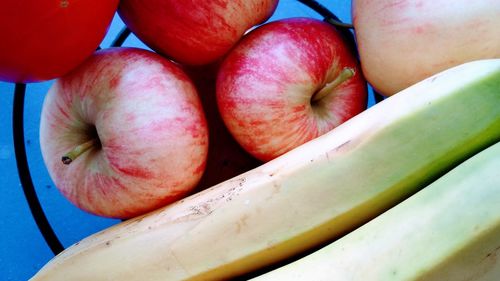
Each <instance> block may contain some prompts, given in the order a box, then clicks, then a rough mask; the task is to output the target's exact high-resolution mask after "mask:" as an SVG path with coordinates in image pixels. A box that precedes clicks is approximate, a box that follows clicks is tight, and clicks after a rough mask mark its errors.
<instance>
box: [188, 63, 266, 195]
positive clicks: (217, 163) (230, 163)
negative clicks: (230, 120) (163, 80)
mask: <svg viewBox="0 0 500 281" xmlns="http://www.w3.org/2000/svg"><path fill="white" fill-rule="evenodd" d="M218 69H219V64H218V63H217V64H210V65H204V66H201V67H184V70H185V71H186V72H187V73H188V75H189V76H190V77H191V79H192V80H193V82H194V83H195V86H196V88H197V89H198V93H199V95H200V99H201V103H202V105H203V109H204V111H205V116H206V118H207V123H208V131H209V134H208V136H209V143H210V145H209V147H208V157H207V167H206V169H205V173H204V174H203V177H202V178H201V180H200V182H199V183H198V185H197V187H196V191H201V190H204V189H207V188H209V187H211V186H213V185H216V184H218V183H221V182H223V181H225V180H228V179H230V178H233V177H235V176H237V175H239V174H242V173H244V172H247V171H249V170H251V169H253V168H255V167H257V166H259V165H261V164H262V162H261V161H259V160H257V159H255V157H253V156H252V155H250V154H248V152H246V151H245V150H244V149H243V148H242V147H241V146H240V145H239V144H238V142H237V141H236V140H235V139H234V138H233V136H232V135H231V134H230V133H229V131H228V130H227V127H226V126H225V125H224V122H223V121H222V118H221V117H220V113H219V111H218V109H217V101H216V94H215V83H216V77H217V72H218Z"/></svg>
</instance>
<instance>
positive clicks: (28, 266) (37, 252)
mask: <svg viewBox="0 0 500 281" xmlns="http://www.w3.org/2000/svg"><path fill="white" fill-rule="evenodd" d="M319 2H320V3H322V4H323V5H324V6H326V7H327V8H328V9H329V10H331V11H332V12H334V13H335V14H336V15H337V16H338V17H339V18H340V19H341V20H342V21H344V22H351V15H350V8H351V1H347V0H339V1H331V0H322V1H321V0H320V1H319ZM294 16H307V17H314V18H321V16H319V15H318V14H317V13H316V12H314V11H312V10H311V9H309V8H308V7H306V6H304V5H303V4H301V3H299V2H298V1H296V0H281V1H280V4H279V6H278V9H277V11H276V13H275V14H274V16H273V17H272V18H271V20H275V19H279V18H286V17H294ZM123 27H124V24H123V22H122V21H121V20H120V18H119V17H118V16H115V18H114V20H113V22H112V25H111V27H110V30H109V32H108V34H107V36H106V38H105V39H104V41H103V42H102V44H101V46H102V47H107V46H109V45H110V44H111V41H112V40H113V39H114V38H115V37H116V35H117V34H118V32H119V31H120V30H121V29H122V28H123ZM124 46H135V47H141V48H146V47H145V46H144V45H143V44H142V43H141V42H140V41H139V40H137V38H135V37H134V36H133V35H131V36H129V37H128V39H127V40H126V41H125V43H124ZM146 49H147V48H146ZM52 83H53V81H48V82H43V83H33V84H28V85H27V91H26V100H25V109H24V133H25V143H24V145H25V147H26V151H27V156H28V163H29V171H30V173H31V176H32V178H33V183H34V186H35V190H36V194H37V196H38V198H39V200H40V203H41V206H42V208H43V211H44V212H45V214H46V216H47V219H48V221H49V223H50V225H51V226H52V228H53V230H54V232H55V234H56V236H57V237H58V238H59V240H60V241H61V243H62V244H63V246H64V247H68V246H70V245H71V244H73V243H76V242H77V241H79V240H81V239H82V238H84V237H86V236H88V235H91V234H92V233H95V232H97V231H99V230H102V229H104V228H106V227H109V226H111V225H113V224H116V223H117V222H119V221H118V220H114V219H107V218H101V217H97V216H94V215H90V214H88V213H85V212H83V211H81V210H79V209H78V208H76V207H75V206H73V205H72V204H71V203H69V201H67V200H66V199H65V198H64V197H62V195H61V194H60V193H59V191H58V190H57V188H56V187H55V186H54V184H53V182H52V181H51V179H50V177H49V175H48V172H47V170H46V167H45V166H44V163H43V160H42V156H41V153H40V147H39V140H38V138H39V136H38V133H39V121H40V112H41V108H42V102H43V99H44V96H45V93H46V92H47V90H48V89H49V87H50V86H51V84H52ZM13 92H14V84H11V83H3V82H0V188H1V194H2V196H0V208H1V210H2V212H1V213H2V216H1V217H0V234H1V236H0V280H27V279H28V278H29V277H30V276H32V275H33V274H34V273H35V272H36V271H38V270H39V269H40V268H41V267H42V266H43V265H44V264H45V263H46V262H48V261H49V260H50V259H51V258H52V257H53V256H54V254H53V253H52V251H51V249H50V248H49V247H48V245H47V243H46V241H45V240H44V238H43V236H42V235H41V233H40V230H39V229H38V227H37V225H36V223H35V221H34V219H33V216H32V214H31V212H30V209H29V206H28V203H27V201H26V198H25V195H24V193H23V188H22V185H21V183H20V178H19V173H18V171H17V166H16V158H15V152H14V144H13V133H12V128H13V126H12V115H13V98H14V93H13Z"/></svg>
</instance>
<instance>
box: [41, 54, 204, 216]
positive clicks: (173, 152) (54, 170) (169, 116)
mask: <svg viewBox="0 0 500 281" xmlns="http://www.w3.org/2000/svg"><path fill="white" fill-rule="evenodd" d="M40 145H41V150H42V155H43V158H44V161H45V163H46V166H47V168H48V171H49V173H50V176H51V177H52V179H53V181H54V183H55V185H56V186H57V187H58V188H59V189H60V190H61V192H62V193H63V194H64V195H65V196H66V197H67V198H68V199H69V200H70V201H71V202H73V203H74V204H76V205H77V206H78V207H80V208H82V209H84V210H86V211H88V212H90V213H93V214H96V215H101V216H106V217H116V218H128V217H132V216H136V215H139V214H142V213H145V212H147V211H150V210H153V209H155V208H158V207H159V206H162V205H165V204H168V203H171V202H173V201H175V200H178V199H179V198H181V197H183V196H185V195H186V194H187V193H189V192H190V191H191V190H192V189H193V188H194V187H195V185H196V184H197V183H198V181H199V180H200V178H201V176H202V174H203V172H204V169H205V165H206V157H207V150H208V131H207V124H206V120H205V116H204V113H203V110H202V106H201V102H200V99H199V97H198V95H197V91H196V89H195V87H194V85H193V83H192V81H191V80H190V79H189V78H188V76H187V75H186V74H185V73H184V71H182V70H181V69H180V68H179V67H178V66H176V65H175V64H173V63H172V62H170V61H168V60H166V59H164V58H163V57H161V56H159V55H157V54H155V53H153V52H150V51H146V50H141V49H135V48H112V49H105V50H102V51H98V52H96V53H95V55H93V56H92V57H91V58H90V59H88V60H87V61H85V62H84V63H83V64H82V65H80V66H79V67H78V68H77V69H75V70H74V71H72V72H70V73H69V74H68V75H66V76H64V77H62V78H60V79H58V80H57V81H56V82H55V83H54V85H53V86H52V87H51V88H50V90H49V92H48V93H47V96H46V98H45V101H44V104H43V108H42V116H41V125H40ZM61 157H62V158H61ZM61 159H62V160H63V161H61ZM63 162H65V163H66V164H65V163H63ZM68 163H69V164H68Z"/></svg>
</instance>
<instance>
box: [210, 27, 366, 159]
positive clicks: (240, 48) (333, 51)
mask: <svg viewBox="0 0 500 281" xmlns="http://www.w3.org/2000/svg"><path fill="white" fill-rule="evenodd" d="M344 68H351V69H353V70H354V72H355V74H354V76H352V77H351V78H349V79H348V80H346V81H345V82H343V83H342V84H340V85H338V86H337V87H336V88H335V89H334V90H333V91H331V93H330V94H329V95H328V96H327V97H325V98H323V99H321V100H320V101H319V102H317V103H312V102H311V98H312V96H313V95H314V94H315V93H316V92H317V91H318V90H320V89H321V88H322V87H323V86H324V85H325V83H326V82H328V81H329V80H331V78H332V77H336V76H337V75H338V74H339V73H340V72H341V71H342V69H344ZM216 87H217V89H216V91H217V104H218V108H219V112H220V113H221V116H222V119H223V120H224V123H225V124H226V126H227V127H228V129H229V131H230V132H231V134H232V135H233V136H234V137H235V139H236V140H237V141H238V142H239V143H240V145H241V146H242V147H243V148H244V149H245V150H246V151H248V152H249V153H250V154H252V155H253V156H254V157H256V158H258V159H260V160H262V161H269V160H271V159H273V158H275V157H277V156H279V155H281V154H283V153H285V152H287V151H289V150H291V149H293V148H295V147H297V146H298V145H300V144H303V143H304V142H307V141H309V140H311V139H313V138H316V137H318V136H320V135H322V134H324V133H326V132H328V131H330V130H331V129H333V128H335V127H336V126H338V125H339V124H341V123H343V122H344V121H346V120H348V119H349V118H351V117H353V116H354V115H356V114H358V113H359V112H361V111H363V110H364V109H366V102H367V86H366V81H365V79H364V77H363V75H362V72H361V70H360V68H359V64H358V61H357V60H356V58H355V56H354V55H353V52H352V50H351V49H349V48H348V47H347V44H346V43H345V41H344V39H343V38H342V37H341V36H340V34H339V33H338V32H337V30H336V29H335V28H334V27H333V26H332V25H330V24H327V23H325V22H322V21H320V20H316V19H308V18H291V19H284V20H279V21H275V22H271V23H267V24H265V25H262V26H260V27H258V28H256V29H254V30H253V31H252V32H250V33H249V34H248V35H246V36H245V37H244V38H243V40H242V41H241V42H240V43H239V44H238V45H237V46H236V47H235V48H234V49H233V50H232V51H231V52H230V53H229V55H228V56H227V57H226V59H225V60H224V61H223V63H222V65H221V68H220V70H219V74H218V77H217V86H216Z"/></svg>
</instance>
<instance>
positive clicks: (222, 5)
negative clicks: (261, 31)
mask: <svg viewBox="0 0 500 281" xmlns="http://www.w3.org/2000/svg"><path fill="white" fill-rule="evenodd" d="M277 4H278V0H222V1H221V0H218V1H215V0H204V1H192V0H189V1H177V0H148V1H142V0H122V1H120V6H119V9H118V13H119V15H120V17H121V18H122V19H123V21H124V22H125V24H126V25H127V26H128V27H129V28H130V30H131V31H132V32H133V33H134V34H135V35H136V36H137V37H138V38H139V39H140V40H142V41H143V42H144V43H145V44H146V45H147V46H149V47H150V48H151V49H153V50H155V51H156V52H158V53H161V54H163V55H164V56H167V57H169V58H171V59H173V60H175V61H177V62H180V63H183V64H189V65H204V64H208V63H211V62H214V61H216V60H218V59H220V58H221V57H223V56H224V55H225V54H226V53H227V52H228V51H229V50H230V49H231V48H232V47H233V46H234V44H236V42H237V41H238V40H239V39H240V38H241V36H242V35H243V34H244V33H245V32H246V31H247V30H248V29H249V28H251V27H253V26H255V25H257V24H259V23H262V22H264V21H265V20H267V19H268V18H269V17H270V16H271V15H272V13H273V12H274V11H275V9H276V6H277Z"/></svg>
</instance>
